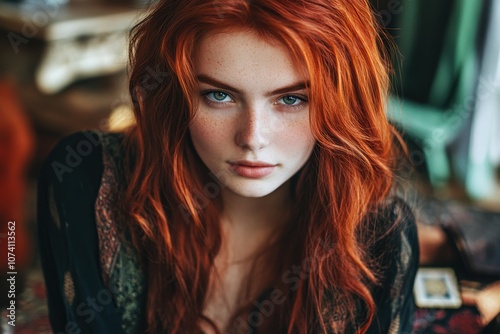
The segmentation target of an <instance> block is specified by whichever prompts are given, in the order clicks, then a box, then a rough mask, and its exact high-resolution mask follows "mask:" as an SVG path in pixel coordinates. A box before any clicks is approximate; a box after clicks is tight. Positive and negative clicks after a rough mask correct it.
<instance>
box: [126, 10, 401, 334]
mask: <svg viewBox="0 0 500 334" xmlns="http://www.w3.org/2000/svg"><path fill="white" fill-rule="evenodd" d="M226 29H251V30H253V31H255V32H257V33H258V34H259V35H260V36H262V37H263V38H267V39H269V40H273V41H277V42H279V43H281V44H282V45H284V46H285V47H286V48H287V49H288V50H289V52H290V54H291V56H292V57H293V59H294V60H295V61H296V62H297V64H299V63H300V64H305V69H306V70H307V71H308V74H309V78H310V86H309V87H308V88H309V103H310V119H311V128H312V132H313V134H314V136H315V138H316V140H317V144H316V147H315V149H314V152H313V154H312V156H311V158H310V160H309V161H308V162H307V163H306V165H305V166H304V168H303V169H302V170H301V171H300V172H299V173H298V174H297V175H295V176H294V178H293V181H294V182H293V184H294V200H295V203H296V205H295V206H294V210H296V214H294V215H292V217H294V222H293V224H291V226H294V228H293V230H290V231H289V234H288V236H287V242H286V243H282V244H281V247H282V249H284V251H283V253H282V254H286V258H285V259H282V260H281V261H282V269H285V270H286V269H287V268H290V267H291V266H292V265H293V264H300V263H303V261H304V260H305V259H314V266H313V270H311V271H310V273H309V274H308V276H307V278H306V279H302V280H300V282H299V283H298V285H297V286H296V287H294V288H293V289H291V288H290V286H287V285H286V284H284V282H283V279H280V278H281V276H276V277H275V279H274V282H273V283H274V286H277V287H280V288H281V289H282V290H283V291H285V296H286V299H285V301H284V303H283V304H282V305H276V308H277V311H276V312H274V313H273V314H272V316H271V317H270V318H269V319H267V321H266V323H265V324H263V325H262V326H263V327H262V328H264V329H265V331H264V332H273V333H278V332H280V333H282V332H287V333H309V332H311V331H312V330H313V328H314V329H318V328H319V329H320V330H321V331H322V332H324V333H326V332H327V330H329V329H331V328H332V327H333V328H336V329H337V330H338V329H342V328H344V329H345V328H346V326H347V325H346V324H348V323H349V322H352V321H353V320H354V318H356V321H357V323H358V324H361V325H360V326H359V327H358V328H356V329H357V330H358V331H359V332H364V331H366V330H367V328H368V326H369V324H370V322H371V320H372V318H373V316H374V313H375V306H374V301H373V298H372V296H371V294H370V289H369V287H370V285H371V284H373V283H375V282H376V281H377V275H378V274H377V272H376V270H375V268H376V264H374V263H372V262H373V261H371V260H370V257H369V255H368V254H365V252H364V251H363V250H365V249H367V245H366V242H367V240H371V239H370V236H368V235H364V234H367V233H368V232H366V231H367V229H366V228H365V226H366V224H367V220H366V219H365V218H366V217H367V215H368V214H369V213H370V212H373V211H374V210H376V208H377V207H378V206H379V205H380V204H381V202H382V201H383V200H384V199H385V198H386V197H387V196H388V193H389V191H390V189H391V185H392V182H393V176H392V163H393V144H392V142H393V132H392V131H393V130H392V127H391V126H390V125H389V123H388V122H387V120H386V117H385V107H384V106H385V98H386V94H387V89H388V74H387V64H386V62H385V61H384V57H382V55H381V49H382V48H383V46H382V42H381V40H380V38H379V34H378V29H377V24H376V21H375V19H374V17H373V15H372V12H371V10H370V7H369V5H368V3H367V1H366V0H295V1H282V0H231V1H220V0H203V1H200V0H180V1H179V0H178V1H175V0H162V1H159V2H158V3H157V5H155V8H154V9H153V10H152V12H151V13H150V14H149V15H148V16H147V17H146V18H145V19H144V20H143V21H142V22H140V23H139V24H138V25H137V26H136V27H135V28H134V30H133V32H132V40H131V76H130V92H131V94H132V97H133V100H134V102H135V103H134V112H135V116H136V121H137V123H136V125H135V127H133V128H132V129H131V130H130V131H129V133H128V134H127V136H126V145H127V152H129V153H131V154H130V155H129V164H128V165H129V169H128V173H127V175H128V185H127V189H126V195H125V198H124V203H126V204H125V205H126V211H127V213H128V215H129V217H130V219H129V227H130V230H131V234H132V240H133V243H134V246H135V248H137V249H138V250H139V251H140V253H141V255H142V257H143V259H144V265H145V270H146V274H147V277H148V295H147V306H146V308H147V309H146V312H147V328H148V331H149V332H151V333H158V332H169V333H172V334H175V333H195V332H200V328H199V320H200V319H203V318H204V316H203V315H202V312H203V307H204V303H205V298H206V291H207V288H208V284H209V276H210V272H211V268H212V266H213V262H214V258H215V256H216V254H217V252H218V250H219V248H220V245H221V238H222V237H221V231H220V227H219V212H220V202H219V198H217V197H216V196H209V195H207V188H206V185H207V184H208V182H213V180H212V181H211V179H210V176H208V173H207V170H206V168H205V167H204V166H203V164H202V163H201V161H200V160H199V158H198V157H197V155H196V153H195V151H194V149H193V147H192V144H191V141H190V136H189V131H188V124H189V122H190V121H191V119H192V118H193V114H194V112H195V108H194V106H195V105H196V95H197V91H198V89H197V81H196V79H195V74H194V69H193V53H194V52H196V46H197V45H199V42H200V40H201V39H202V38H203V36H204V35H205V34H206V33H207V32H216V31H221V30H226ZM204 187H205V188H204ZM318 240H329V243H328V247H325V243H324V242H318ZM363 243H364V244H363ZM254 279H257V278H256V277H255V278H254V277H252V280H254ZM257 281H258V280H257ZM295 288H296V289H295ZM331 293H334V294H335V300H337V301H339V300H342V303H337V304H336V305H333V306H329V307H333V309H331V311H332V312H334V313H335V314H337V315H339V316H337V317H334V318H335V319H336V320H335V321H334V323H333V324H331V323H328V321H327V319H326V318H324V314H323V310H324V309H325V307H326V304H325V303H326V299H327V296H329V295H331ZM248 304H249V305H248V306H249V307H250V306H251V305H250V303H248ZM346 310H352V311H347V313H348V314H346ZM241 312H242V310H240V311H238V312H236V311H235V314H234V316H233V320H235V319H236V316H237V314H239V313H241ZM349 312H350V313H349ZM205 320H206V321H208V322H210V320H209V319H206V318H205Z"/></svg>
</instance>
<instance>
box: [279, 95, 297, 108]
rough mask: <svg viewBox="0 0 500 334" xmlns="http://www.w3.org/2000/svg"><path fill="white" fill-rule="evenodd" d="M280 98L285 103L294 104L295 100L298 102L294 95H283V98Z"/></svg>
mask: <svg viewBox="0 0 500 334" xmlns="http://www.w3.org/2000/svg"><path fill="white" fill-rule="evenodd" d="M281 100H282V101H283V102H284V103H285V104H286V105H289V106H290V105H294V104H296V103H297V102H300V99H299V98H297V97H295V96H291V95H290V96H285V97H283V98H281Z"/></svg>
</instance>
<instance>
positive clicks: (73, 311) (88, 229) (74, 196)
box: [38, 131, 418, 334]
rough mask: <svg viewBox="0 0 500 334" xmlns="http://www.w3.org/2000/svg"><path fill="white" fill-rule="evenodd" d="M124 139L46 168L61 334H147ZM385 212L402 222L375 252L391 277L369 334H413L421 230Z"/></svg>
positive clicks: (50, 268)
mask: <svg viewBox="0 0 500 334" xmlns="http://www.w3.org/2000/svg"><path fill="white" fill-rule="evenodd" d="M121 139H122V135H120V134H103V133H100V132H97V131H85V132H79V133H76V134H73V135H71V136H69V137H67V138H65V139H64V140H62V141H61V142H60V143H59V144H58V145H57V146H56V148H55V149H54V150H53V151H52V153H51V154H50V156H49V158H48V159H47V161H46V163H45V165H44V167H43V168H42V171H41V174H40V177H39V190H38V223H39V231H38V233H39V245H40V253H41V258H42V264H43V270H44V276H45V282H46V286H47V292H48V305H49V313H50V322H51V325H52V328H53V330H54V332H56V333H59V332H65V333H112V334H120V333H142V332H144V329H145V312H144V311H145V297H146V291H147V284H146V282H147V280H146V279H145V275H144V273H143V272H142V270H141V266H140V265H139V259H138V257H137V255H136V253H135V252H134V250H133V249H131V248H130V247H129V246H128V244H127V243H123V242H122V239H121V238H120V237H119V235H121V232H122V230H121V229H122V226H121V225H120V222H121V221H123V220H122V219H121V217H120V213H119V211H118V210H117V209H116V208H117V206H116V203H117V201H118V200H119V199H120V196H121V193H120V191H118V189H119V187H118V185H119V184H121V182H124V181H123V178H122V175H123V173H122V167H121V161H122V151H121V145H120V144H121ZM384 212H385V214H384V217H382V218H383V220H384V223H386V226H389V225H391V224H392V222H394V220H395V219H401V218H402V219H401V220H402V222H401V225H400V227H399V228H397V229H394V231H393V232H391V233H389V234H387V236H386V237H384V239H382V240H380V241H379V242H378V243H377V244H376V245H375V247H374V249H373V252H376V253H378V252H380V254H385V255H384V256H385V257H384V258H383V261H384V263H385V264H386V265H385V266H384V267H385V268H387V269H386V270H385V271H386V272H385V274H384V277H383V280H382V282H381V285H380V286H377V287H375V288H373V289H372V294H373V297H374V300H375V302H376V305H377V313H376V318H375V320H374V322H373V323H372V324H371V327H370V329H369V333H384V334H385V333H405V334H406V333H411V324H412V320H413V310H414V301H413V281H414V278H415V274H416V270H417V266H418V243H417V233H416V227H415V223H414V219H413V216H412V214H411V211H410V210H409V209H408V207H407V206H406V205H405V203H404V202H403V201H401V200H397V199H396V200H393V201H392V202H391V204H390V206H389V208H388V209H387V210H385V211H384ZM382 218H381V219H382ZM387 249H390V250H391V251H390V252H387V251H386V250H387ZM335 302H336V301H335V300H332V305H334V303H335ZM324 314H325V316H326V317H325V319H326V321H325V322H326V325H327V328H328V321H329V319H330V320H331V321H334V320H333V319H335V315H333V314H330V313H329V311H328V308H326V309H325V311H324ZM80 330H81V331H80ZM252 330H253V331H252V332H251V333H257V332H258V330H257V329H256V328H253V329H252ZM332 333H333V331H332ZM273 334H274V333H273Z"/></svg>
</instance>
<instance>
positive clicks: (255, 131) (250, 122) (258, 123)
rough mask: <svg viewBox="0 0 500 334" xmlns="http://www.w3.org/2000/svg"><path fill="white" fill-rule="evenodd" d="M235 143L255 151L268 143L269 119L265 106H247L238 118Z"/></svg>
mask: <svg viewBox="0 0 500 334" xmlns="http://www.w3.org/2000/svg"><path fill="white" fill-rule="evenodd" d="M238 122H239V124H238V127H237V131H236V137H235V141H236V144H237V145H238V146H240V147H242V148H245V149H247V150H251V151H255V150H259V149H261V148H263V147H266V146H267V145H269V136H270V119H269V117H268V116H267V112H266V110H265V108H255V107H252V108H248V109H247V110H245V111H242V113H241V117H240V119H239V120H238Z"/></svg>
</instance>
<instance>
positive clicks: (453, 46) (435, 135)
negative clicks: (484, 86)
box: [387, 0, 484, 187]
mask: <svg viewBox="0 0 500 334" xmlns="http://www.w3.org/2000/svg"><path fill="white" fill-rule="evenodd" d="M483 6H484V2H483V1H475V0H446V1H445V0H439V1H435V0H406V1H403V7H402V9H403V10H402V12H401V14H400V15H398V16H397V17H395V18H396V19H398V20H399V21H398V23H397V25H398V26H400V30H394V31H393V34H394V35H395V41H396V43H397V45H398V48H399V52H400V55H401V56H402V58H401V59H398V60H397V62H396V64H395V69H396V75H395V77H394V80H393V83H394V86H395V91H396V93H397V95H396V94H394V95H392V96H391V97H390V98H389V101H388V108H387V109H388V110H387V113H388V117H389V119H390V120H391V122H393V123H394V124H395V125H396V126H398V127H399V128H400V129H402V131H403V133H405V134H406V135H407V136H409V137H411V138H412V139H414V140H415V141H416V142H417V143H419V144H420V146H421V148H422V151H423V153H424V156H425V161H426V165H427V170H428V175H429V180H430V182H431V184H432V185H433V186H436V187H439V186H442V185H444V184H446V183H447V182H448V180H449V178H450V176H451V168H450V161H449V158H448V156H447V152H446V148H447V146H448V145H449V144H450V143H451V142H452V141H453V140H454V139H455V138H456V137H457V135H458V134H459V132H460V131H461V130H462V128H463V126H464V124H465V123H466V121H467V119H468V118H469V117H470V113H471V111H472V110H473V107H474V89H475V86H476V82H477V73H478V56H477V42H478V39H477V38H478V31H479V26H480V22H481V14H482V9H483Z"/></svg>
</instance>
